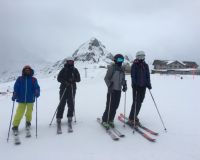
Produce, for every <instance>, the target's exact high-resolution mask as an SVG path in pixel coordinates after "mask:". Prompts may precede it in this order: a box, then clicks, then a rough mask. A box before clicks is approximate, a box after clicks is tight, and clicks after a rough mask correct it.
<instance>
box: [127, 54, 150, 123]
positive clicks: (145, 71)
mask: <svg viewBox="0 0 200 160" xmlns="http://www.w3.org/2000/svg"><path fill="white" fill-rule="evenodd" d="M131 80H132V91H133V103H132V107H131V111H130V114H129V121H128V122H129V124H131V125H134V126H135V125H137V124H139V118H138V114H139V112H140V109H141V106H142V102H143V100H144V97H145V93H146V88H148V89H152V87H151V81H150V73H149V66H148V64H147V63H146V62H145V52H144V51H138V52H137V53H136V59H135V60H134V61H133V64H132V66H131Z"/></svg>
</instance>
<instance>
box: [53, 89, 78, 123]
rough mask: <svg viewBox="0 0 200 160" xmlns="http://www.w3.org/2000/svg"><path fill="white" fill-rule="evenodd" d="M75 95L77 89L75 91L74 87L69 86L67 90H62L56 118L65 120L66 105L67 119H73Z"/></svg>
mask: <svg viewBox="0 0 200 160" xmlns="http://www.w3.org/2000/svg"><path fill="white" fill-rule="evenodd" d="M72 93H73V94H72ZM75 94H76V89H74V88H73V87H72V86H68V87H67V88H66V90H65V88H61V89H60V104H59V106H58V111H57V114H56V118H58V119H62V118H63V113H64V110H65V105H66V103H67V106H68V112H67V117H73V114H74V105H75Z"/></svg>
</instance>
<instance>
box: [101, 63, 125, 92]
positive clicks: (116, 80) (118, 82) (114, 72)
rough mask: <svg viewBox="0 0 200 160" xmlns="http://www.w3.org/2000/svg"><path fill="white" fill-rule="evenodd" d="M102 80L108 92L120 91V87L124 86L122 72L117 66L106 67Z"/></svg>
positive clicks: (123, 74)
mask: <svg viewBox="0 0 200 160" xmlns="http://www.w3.org/2000/svg"><path fill="white" fill-rule="evenodd" d="M104 80H105V83H106V85H107V87H108V89H109V90H119V91H121V89H122V86H123V85H126V81H125V73H124V70H123V69H122V67H121V66H118V65H117V64H113V65H111V66H110V67H108V70H107V73H106V76H105V78H104Z"/></svg>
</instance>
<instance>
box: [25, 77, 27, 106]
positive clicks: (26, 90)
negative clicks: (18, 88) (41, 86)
mask: <svg viewBox="0 0 200 160" xmlns="http://www.w3.org/2000/svg"><path fill="white" fill-rule="evenodd" d="M25 85H26V86H25V103H26V95H27V77H26V83H25Z"/></svg>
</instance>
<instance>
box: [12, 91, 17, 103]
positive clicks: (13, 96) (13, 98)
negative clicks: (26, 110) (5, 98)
mask: <svg viewBox="0 0 200 160" xmlns="http://www.w3.org/2000/svg"><path fill="white" fill-rule="evenodd" d="M16 99H17V95H16V93H15V92H13V95H12V101H15V100H16Z"/></svg>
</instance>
